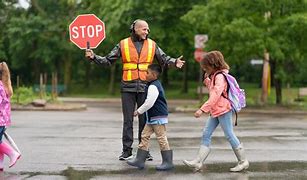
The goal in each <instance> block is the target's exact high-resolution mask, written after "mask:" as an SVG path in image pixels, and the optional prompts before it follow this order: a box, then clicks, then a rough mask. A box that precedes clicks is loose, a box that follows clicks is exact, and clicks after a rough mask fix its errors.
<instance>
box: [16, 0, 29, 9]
mask: <svg viewBox="0 0 307 180" xmlns="http://www.w3.org/2000/svg"><path fill="white" fill-rule="evenodd" d="M18 1H19V4H20V6H21V7H23V8H26V9H27V8H28V7H29V3H28V2H27V0H18Z"/></svg>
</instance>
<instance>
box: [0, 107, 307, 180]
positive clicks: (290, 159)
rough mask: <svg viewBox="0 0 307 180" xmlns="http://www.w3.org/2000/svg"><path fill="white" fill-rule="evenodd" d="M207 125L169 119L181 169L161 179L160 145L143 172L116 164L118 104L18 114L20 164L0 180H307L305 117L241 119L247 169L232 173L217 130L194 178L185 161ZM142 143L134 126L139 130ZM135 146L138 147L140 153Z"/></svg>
mask: <svg viewBox="0 0 307 180" xmlns="http://www.w3.org/2000/svg"><path fill="white" fill-rule="evenodd" d="M206 118H207V117H205V116H204V117H203V118H201V119H195V118H193V114H192V113H171V114H170V116H169V121H170V123H169V124H168V126H167V129H168V139H169V143H170V146H171V148H172V149H173V150H174V164H175V165H176V168H175V169H174V170H173V171H170V172H156V171H155V169H154V167H155V165H157V164H159V163H160V162H161V157H160V152H159V146H158V143H157V142H156V139H155V138H154V136H153V138H152V140H151V147H150V150H151V154H152V155H153V156H154V161H152V162H148V163H147V164H146V169H145V170H141V171H140V170H137V169H134V168H131V167H129V166H128V165H127V164H126V163H125V162H122V161H119V160H118V156H119V155H120V153H121V131H122V114H121V107H120V104H118V103H90V104H88V109H87V110H86V111H77V112H75V111H72V112H61V111H53V112H52V111H13V113H12V119H13V125H12V126H11V127H10V128H9V129H8V133H9V134H10V135H11V136H12V137H13V138H14V139H15V141H16V143H17V144H18V146H19V148H20V150H21V151H22V158H21V159H20V160H19V161H18V163H17V164H16V166H14V167H13V168H10V169H9V168H7V164H8V161H7V159H6V162H5V164H6V168H5V172H4V173H0V180H1V179H11V180H15V179H59V180H61V179H176V180H177V179H193V180H194V179H234V180H237V179H238V180H247V179H307V116H306V115H291V114H288V115H285V114H283V115H280V114H279V113H275V114H271V115H264V114H257V113H251V114H247V113H244V114H240V115H239V126H237V127H235V133H236V135H237V136H238V138H239V139H240V140H241V142H243V143H244V146H245V148H246V153H247V157H248V159H249V161H250V168H249V169H248V170H247V171H245V172H242V173H230V172H228V170H229V168H230V167H232V166H234V165H235V163H236V158H235V155H234V153H233V152H232V150H231V147H230V145H229V144H228V142H227V141H226V139H225V138H224V135H223V132H222V130H221V128H220V127H218V128H217V130H216V131H215V133H214V134H213V139H212V151H211V154H210V155H209V157H208V159H207V160H206V163H205V164H206V167H205V169H204V170H203V172H202V173H193V171H192V170H191V169H189V168H186V167H185V166H184V165H183V163H182V160H184V159H192V158H194V157H195V155H196V153H197V151H198V147H199V145H200V136H201V133H202V128H203V125H204V123H205V120H206ZM134 129H135V138H136V137H137V131H136V130H137V120H136V121H135V122H134ZM136 143H137V141H135V143H134V145H133V146H134V147H136V146H137V144H136Z"/></svg>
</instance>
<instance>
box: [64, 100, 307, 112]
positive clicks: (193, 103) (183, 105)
mask: <svg viewBox="0 0 307 180" xmlns="http://www.w3.org/2000/svg"><path fill="white" fill-rule="evenodd" d="M59 100H60V101H63V102H66V103H83V104H87V103H112V104H118V105H119V106H121V99H120V98H103V99H102V98H100V99H98V98H75V97H60V98H59ZM167 102H168V105H169V109H170V111H172V112H184V113H192V112H195V111H196V109H197V107H198V104H199V100H197V99H168V101H167ZM250 113H253V114H281V115H282V114H296V115H307V111H303V110H295V109H289V108H286V107H272V108H260V107H258V108H257V107H248V106H247V107H246V108H244V109H242V111H240V114H250Z"/></svg>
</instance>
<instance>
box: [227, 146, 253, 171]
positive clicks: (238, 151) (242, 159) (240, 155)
mask: <svg viewBox="0 0 307 180" xmlns="http://www.w3.org/2000/svg"><path fill="white" fill-rule="evenodd" d="M233 151H234V153H235V155H236V156H237V159H238V164H237V165H236V166H235V167H233V168H230V171H231V172H240V171H242V170H245V169H247V168H248V167H249V162H248V161H247V159H246V156H245V151H244V148H243V145H242V143H241V144H240V145H239V146H238V147H237V148H235V149H233Z"/></svg>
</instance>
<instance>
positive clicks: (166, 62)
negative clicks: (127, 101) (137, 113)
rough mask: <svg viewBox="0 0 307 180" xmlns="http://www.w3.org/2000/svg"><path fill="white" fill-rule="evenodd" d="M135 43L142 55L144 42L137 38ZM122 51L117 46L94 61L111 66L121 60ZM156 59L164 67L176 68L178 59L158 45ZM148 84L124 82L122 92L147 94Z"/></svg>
mask: <svg viewBox="0 0 307 180" xmlns="http://www.w3.org/2000/svg"><path fill="white" fill-rule="evenodd" d="M132 40H133V43H134V45H135V47H136V49H137V51H138V53H139V54H140V52H141V49H142V47H143V42H144V41H137V40H135V38H132ZM121 57H122V54H121V49H120V45H119V44H117V45H116V46H115V47H114V48H113V49H112V51H111V52H110V53H109V54H108V55H106V56H104V57H102V56H99V55H94V58H93V61H94V62H95V63H96V64H98V65H103V66H111V65H112V64H113V63H114V62H115V61H116V60H117V59H119V58H121ZM154 58H155V59H156V60H157V61H158V63H159V64H160V65H161V66H162V67H164V66H173V67H174V66H175V63H176V59H175V58H172V57H170V56H167V55H166V54H165V53H164V52H163V51H162V49H161V48H160V47H159V46H158V45H157V44H156V49H155V56H154ZM145 87H146V82H145V81H142V80H132V81H122V83H121V90H122V92H145Z"/></svg>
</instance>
